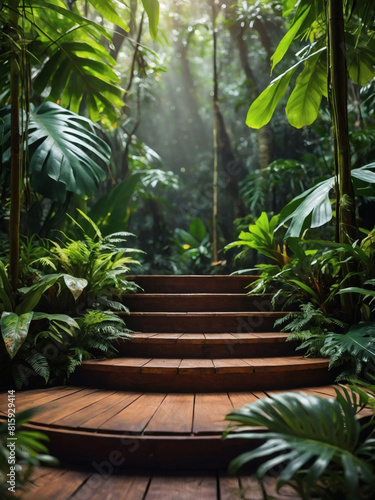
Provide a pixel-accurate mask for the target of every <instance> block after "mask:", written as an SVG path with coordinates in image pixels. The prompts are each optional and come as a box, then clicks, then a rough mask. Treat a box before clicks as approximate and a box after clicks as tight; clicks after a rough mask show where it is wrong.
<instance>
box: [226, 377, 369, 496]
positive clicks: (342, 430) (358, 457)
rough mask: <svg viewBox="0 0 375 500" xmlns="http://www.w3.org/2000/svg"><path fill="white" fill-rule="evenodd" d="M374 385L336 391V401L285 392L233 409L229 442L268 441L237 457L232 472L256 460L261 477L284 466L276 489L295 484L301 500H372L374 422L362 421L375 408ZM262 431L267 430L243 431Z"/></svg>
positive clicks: (229, 428)
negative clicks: (362, 415) (362, 414)
mask: <svg viewBox="0 0 375 500" xmlns="http://www.w3.org/2000/svg"><path fill="white" fill-rule="evenodd" d="M374 396H375V385H370V384H361V383H359V382H357V383H356V384H352V385H350V386H349V387H342V391H339V390H336V398H335V399H334V398H323V397H319V396H313V395H307V394H302V393H301V394H300V393H288V392H286V393H283V394H277V395H272V396H270V397H268V398H262V399H259V400H257V401H255V402H253V403H250V404H246V405H244V406H243V407H242V408H240V409H237V410H234V411H232V412H231V413H230V414H229V415H227V417H226V419H227V420H229V421H230V422H233V423H231V424H230V425H229V426H228V429H227V431H226V434H225V436H226V438H229V439H248V440H250V441H251V440H259V439H261V440H264V443H263V444H261V445H260V446H258V447H257V448H255V449H253V450H251V451H249V452H246V453H244V454H242V455H240V456H239V457H237V458H235V459H234V460H233V461H232V462H231V463H230V466H229V470H230V472H231V473H234V472H236V471H237V470H238V469H239V468H240V467H242V466H243V465H245V464H246V463H248V462H250V461H253V460H255V459H262V460H263V463H262V464H261V465H260V466H259V467H258V469H257V475H258V477H259V478H260V479H261V478H263V476H264V475H265V474H266V473H267V472H269V471H272V469H273V468H274V467H276V466H282V471H281V473H280V477H279V480H278V482H277V490H279V489H280V488H281V487H282V486H283V485H284V484H289V485H290V486H292V487H293V488H294V489H295V490H296V491H297V492H298V494H299V495H300V498H301V499H303V500H309V499H311V498H319V499H322V500H324V499H327V500H331V499H332V498H343V499H347V500H352V499H353V498H361V499H371V498H373V492H374V488H375V472H374V471H375V439H374V438H375V419H374V418H372V419H370V420H368V419H358V413H359V411H360V410H362V409H364V408H365V407H366V406H370V407H371V408H372V413H373V414H374V410H375V404H374V402H375V398H374ZM248 426H251V427H262V428H266V429H267V432H264V431H260V432H254V431H251V430H249V431H244V432H235V433H230V431H231V430H233V429H236V431H238V430H240V429H241V428H242V427H248Z"/></svg>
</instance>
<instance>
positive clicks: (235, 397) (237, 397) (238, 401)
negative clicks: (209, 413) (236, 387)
mask: <svg viewBox="0 0 375 500" xmlns="http://www.w3.org/2000/svg"><path fill="white" fill-rule="evenodd" d="M228 395H229V399H230V400H231V403H232V405H233V408H241V406H243V405H245V404H248V403H253V402H254V401H257V400H258V399H260V398H264V397H267V395H266V394H265V393H264V392H229V393H228Z"/></svg>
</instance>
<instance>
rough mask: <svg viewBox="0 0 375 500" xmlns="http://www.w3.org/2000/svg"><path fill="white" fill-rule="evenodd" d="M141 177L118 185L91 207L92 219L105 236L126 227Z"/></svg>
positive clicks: (137, 176)
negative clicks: (133, 197)
mask: <svg viewBox="0 0 375 500" xmlns="http://www.w3.org/2000/svg"><path fill="white" fill-rule="evenodd" d="M141 177H142V176H141V174H134V175H132V176H131V177H129V178H128V179H125V180H124V181H122V182H120V183H118V184H117V185H116V186H115V187H114V188H112V189H111V190H110V191H108V192H107V193H106V194H105V195H103V196H102V197H101V198H99V199H98V200H97V201H96V202H95V204H94V205H93V206H92V207H91V209H90V217H91V219H92V220H93V221H94V222H95V223H96V224H97V225H98V226H100V228H101V231H102V233H103V234H104V235H107V234H110V233H115V232H117V231H122V230H123V229H124V228H125V227H126V225H127V219H128V217H129V202H130V198H131V196H132V195H133V193H134V190H135V188H136V186H137V184H138V183H139V181H140V179H141Z"/></svg>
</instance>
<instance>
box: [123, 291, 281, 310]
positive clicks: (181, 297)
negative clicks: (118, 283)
mask: <svg viewBox="0 0 375 500" xmlns="http://www.w3.org/2000/svg"><path fill="white" fill-rule="evenodd" d="M271 297H272V294H267V295H262V296H261V295H247V294H243V293H242V294H241V293H135V294H127V295H125V296H124V298H123V303H124V304H125V305H126V306H127V307H128V308H129V309H130V311H132V312H142V311H148V312H152V311H157V312H161V311H169V312H182V311H190V312H195V311H206V312H209V311H272V310H273V308H272V304H271Z"/></svg>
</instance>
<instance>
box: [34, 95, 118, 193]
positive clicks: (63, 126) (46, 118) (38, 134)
mask: <svg viewBox="0 0 375 500" xmlns="http://www.w3.org/2000/svg"><path fill="white" fill-rule="evenodd" d="M29 146H30V166H29V170H30V181H31V185H32V187H33V189H35V190H36V191H38V192H39V193H40V194H42V195H44V196H46V197H48V198H52V199H54V200H56V201H59V202H63V201H64V200H65V198H66V195H67V192H68V191H70V192H73V193H76V194H78V195H79V196H81V197H89V196H92V195H93V194H94V193H95V192H96V190H97V189H98V186H99V183H100V182H102V181H103V180H104V179H105V177H106V174H105V171H104V169H103V167H104V166H105V165H106V164H107V163H108V162H109V158H110V149H109V147H108V145H107V144H106V143H105V142H104V141H103V140H102V139H100V138H99V137H98V136H97V135H96V134H95V129H94V127H93V125H92V123H91V122H90V120H88V119H86V118H84V117H80V116H78V115H76V114H74V113H72V112H71V111H68V110H66V109H64V108H62V107H61V106H58V105H57V104H54V103H52V102H44V103H43V104H42V105H41V106H39V108H37V109H36V110H35V111H34V112H33V113H32V114H31V117H30V124H29Z"/></svg>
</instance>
